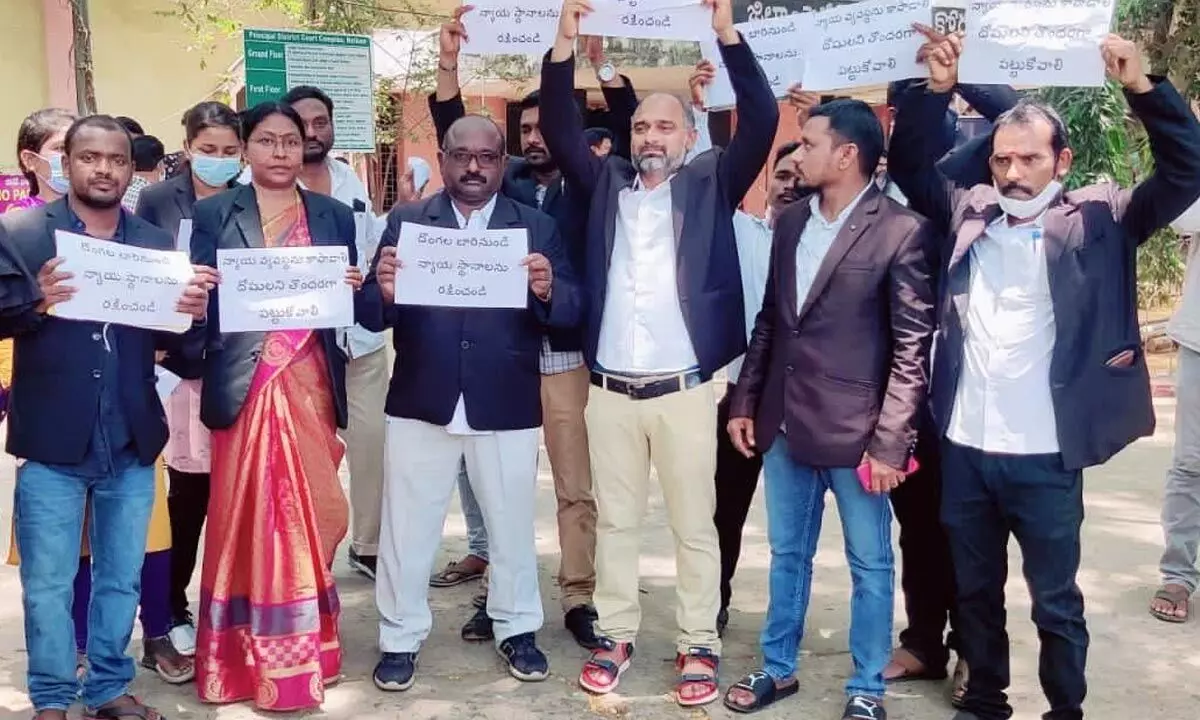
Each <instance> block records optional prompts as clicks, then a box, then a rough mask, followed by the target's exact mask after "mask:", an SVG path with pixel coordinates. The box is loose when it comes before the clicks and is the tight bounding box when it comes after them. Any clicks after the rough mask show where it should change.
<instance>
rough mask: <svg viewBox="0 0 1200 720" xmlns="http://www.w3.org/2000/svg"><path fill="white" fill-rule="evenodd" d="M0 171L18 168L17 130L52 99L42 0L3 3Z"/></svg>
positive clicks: (0, 53) (9, 0)
mask: <svg viewBox="0 0 1200 720" xmlns="http://www.w3.org/2000/svg"><path fill="white" fill-rule="evenodd" d="M0 4H3V5H4V11H3V22H2V23H0V24H2V25H3V30H0V73H3V78H4V80H3V82H0V87H2V88H3V89H4V92H3V99H0V170H3V171H5V172H15V171H16V168H17V158H16V147H17V129H18V128H19V127H20V125H21V121H22V120H24V119H25V116H26V115H28V114H29V113H31V112H33V111H34V110H36V109H38V108H40V107H42V106H44V105H45V104H46V103H47V98H48V96H49V92H48V86H47V80H46V47H45V44H44V42H43V33H42V0H0Z"/></svg>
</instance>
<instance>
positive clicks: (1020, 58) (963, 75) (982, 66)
mask: <svg viewBox="0 0 1200 720" xmlns="http://www.w3.org/2000/svg"><path fill="white" fill-rule="evenodd" d="M1113 7H1114V0H971V3H970V7H968V8H967V33H966V39H965V41H964V42H963V54H962V58H961V59H960V60H959V64H958V78H959V81H960V82H963V83H971V84H998V85H1039V86H1043V87H1046V86H1062V87H1095V86H1098V85H1103V84H1104V60H1103V59H1102V58H1101V57H1100V43H1101V42H1102V41H1103V40H1104V38H1105V36H1106V35H1108V31H1109V27H1110V26H1111V25H1112V16H1113Z"/></svg>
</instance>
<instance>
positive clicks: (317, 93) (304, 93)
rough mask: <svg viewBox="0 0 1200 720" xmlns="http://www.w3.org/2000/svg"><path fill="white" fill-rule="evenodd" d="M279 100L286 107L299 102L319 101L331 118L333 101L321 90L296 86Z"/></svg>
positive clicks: (308, 86) (306, 86)
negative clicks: (285, 104)
mask: <svg viewBox="0 0 1200 720" xmlns="http://www.w3.org/2000/svg"><path fill="white" fill-rule="evenodd" d="M280 100H282V101H283V102H285V103H287V104H288V105H295V104H296V103H298V102H300V101H301V100H319V101H320V102H321V104H322V105H324V106H325V109H326V110H328V111H329V116H330V117H333V99H332V98H330V97H329V96H328V95H326V94H325V93H324V92H323V91H322V90H321V88H317V87H313V86H312V85H297V86H296V87H294V88H292V89H291V90H288V91H287V93H286V94H285V95H284V96H283V97H282V98H280Z"/></svg>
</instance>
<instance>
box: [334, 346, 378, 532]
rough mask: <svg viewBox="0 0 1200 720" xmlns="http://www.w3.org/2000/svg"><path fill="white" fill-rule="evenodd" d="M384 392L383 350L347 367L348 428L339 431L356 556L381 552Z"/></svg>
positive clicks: (355, 361)
mask: <svg viewBox="0 0 1200 720" xmlns="http://www.w3.org/2000/svg"><path fill="white" fill-rule="evenodd" d="M387 391H388V354H387V353H386V352H384V350H383V349H382V348H381V349H379V350H376V351H375V352H373V353H370V354H369V355H363V356H361V357H356V358H354V359H353V360H351V361H350V362H349V363H347V364H346V401H347V409H348V411H349V415H350V417H349V422H348V423H347V425H348V427H347V428H346V429H345V430H342V431H341V435H342V440H344V441H345V443H346V463H347V464H348V465H349V467H350V509H351V513H350V520H351V537H352V538H353V545H351V547H353V548H354V552H356V553H358V554H359V555H376V554H378V552H379V516H380V511H381V509H382V507H383V453H384V449H383V440H384V429H383V428H384V415H383V407H384V401H385V400H386V399H387Z"/></svg>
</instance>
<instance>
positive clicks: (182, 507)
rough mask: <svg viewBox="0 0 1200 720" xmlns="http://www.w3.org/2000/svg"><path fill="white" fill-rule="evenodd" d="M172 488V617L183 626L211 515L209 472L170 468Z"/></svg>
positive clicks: (169, 504) (169, 495) (169, 497)
mask: <svg viewBox="0 0 1200 720" xmlns="http://www.w3.org/2000/svg"><path fill="white" fill-rule="evenodd" d="M167 474H168V475H169V477H170V478H171V487H170V489H169V490H168V491H167V512H168V514H169V515H170V516H171V616H172V618H173V620H174V622H176V623H179V622H183V621H185V620H187V619H189V618H190V617H191V616H190V615H189V614H188V598H187V588H188V584H189V583H191V582H192V573H193V572H194V571H195V569H196V551H197V548H199V547H200V533H201V532H203V531H204V518H205V517H207V515H208V485H209V475H208V473H186V472H182V471H180V470H176V469H175V468H173V467H168V468H167Z"/></svg>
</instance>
